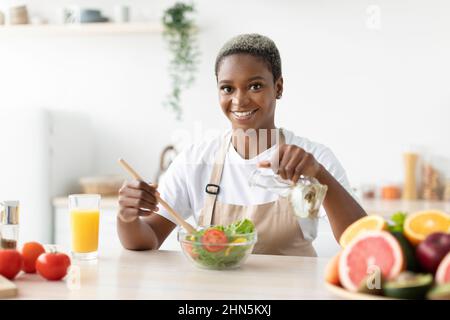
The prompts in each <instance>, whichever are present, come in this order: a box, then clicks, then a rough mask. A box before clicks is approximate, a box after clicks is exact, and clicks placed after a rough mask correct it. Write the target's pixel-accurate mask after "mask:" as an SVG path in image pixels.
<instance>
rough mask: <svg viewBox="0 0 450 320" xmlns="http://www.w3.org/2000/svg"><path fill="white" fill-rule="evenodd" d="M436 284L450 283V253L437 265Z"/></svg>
mask: <svg viewBox="0 0 450 320" xmlns="http://www.w3.org/2000/svg"><path fill="white" fill-rule="evenodd" d="M436 282H437V283H438V284H444V283H450V252H449V253H447V255H446V256H445V257H444V259H442V261H441V263H439V267H438V268H437V271H436Z"/></svg>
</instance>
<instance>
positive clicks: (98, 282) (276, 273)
mask: <svg viewBox="0 0 450 320" xmlns="http://www.w3.org/2000/svg"><path fill="white" fill-rule="evenodd" d="M327 261H328V259H326V258H310V257H292V256H270V255H250V257H249V258H248V260H247V261H246V262H245V264H244V265H243V266H242V267H241V268H238V269H234V270H226V271H217V270H204V269H199V268H197V267H195V266H194V265H192V264H191V263H190V262H189V261H188V260H187V259H186V258H185V257H184V256H183V254H182V252H177V251H129V250H125V249H122V250H117V251H116V252H113V251H107V252H100V253H99V258H98V260H96V261H95V262H89V263H87V262H81V263H80V262H76V261H73V265H76V266H77V267H79V269H77V268H75V269H74V270H79V274H80V277H79V279H80V281H79V282H77V281H76V280H75V281H72V280H71V279H77V278H76V277H75V278H73V277H70V276H67V277H66V278H65V280H63V281H56V282H53V281H46V280H45V279H43V278H41V277H40V276H39V275H37V274H24V273H22V274H20V275H18V276H17V278H16V280H14V282H15V284H16V285H17V287H18V296H17V297H16V298H17V299H169V300H171V299H188V300H190V299H212V300H219V299H225V300H226V299H287V300H291V299H335V298H337V297H336V296H334V295H333V294H331V293H330V292H329V291H328V290H327V289H326V287H325V283H324V280H323V279H324V276H323V274H324V269H325V266H326V263H327ZM75 273H76V272H75Z"/></svg>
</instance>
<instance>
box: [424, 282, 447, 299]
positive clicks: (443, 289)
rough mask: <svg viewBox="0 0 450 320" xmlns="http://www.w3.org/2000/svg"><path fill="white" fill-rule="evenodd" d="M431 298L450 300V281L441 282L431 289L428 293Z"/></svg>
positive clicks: (428, 297)
mask: <svg viewBox="0 0 450 320" xmlns="http://www.w3.org/2000/svg"><path fill="white" fill-rule="evenodd" d="M427 299H430V300H450V283H445V284H440V285H437V286H435V287H434V288H433V289H431V290H430V291H429V292H428V294H427Z"/></svg>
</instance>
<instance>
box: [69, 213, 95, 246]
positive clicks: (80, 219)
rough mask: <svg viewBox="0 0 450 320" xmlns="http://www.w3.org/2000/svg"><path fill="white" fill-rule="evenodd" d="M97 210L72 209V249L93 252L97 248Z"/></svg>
mask: <svg viewBox="0 0 450 320" xmlns="http://www.w3.org/2000/svg"><path fill="white" fill-rule="evenodd" d="M99 219H100V212H99V210H87V209H72V210H71V211H70V220H71V227H72V251H73V252H77V253H86V252H94V251H97V249H98V229H99Z"/></svg>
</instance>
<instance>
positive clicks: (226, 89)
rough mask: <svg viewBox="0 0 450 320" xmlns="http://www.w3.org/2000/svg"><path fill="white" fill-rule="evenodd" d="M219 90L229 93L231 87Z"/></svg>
mask: <svg viewBox="0 0 450 320" xmlns="http://www.w3.org/2000/svg"><path fill="white" fill-rule="evenodd" d="M220 90H222V91H223V92H225V93H230V92H231V87H228V86H223V87H222V88H220Z"/></svg>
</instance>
